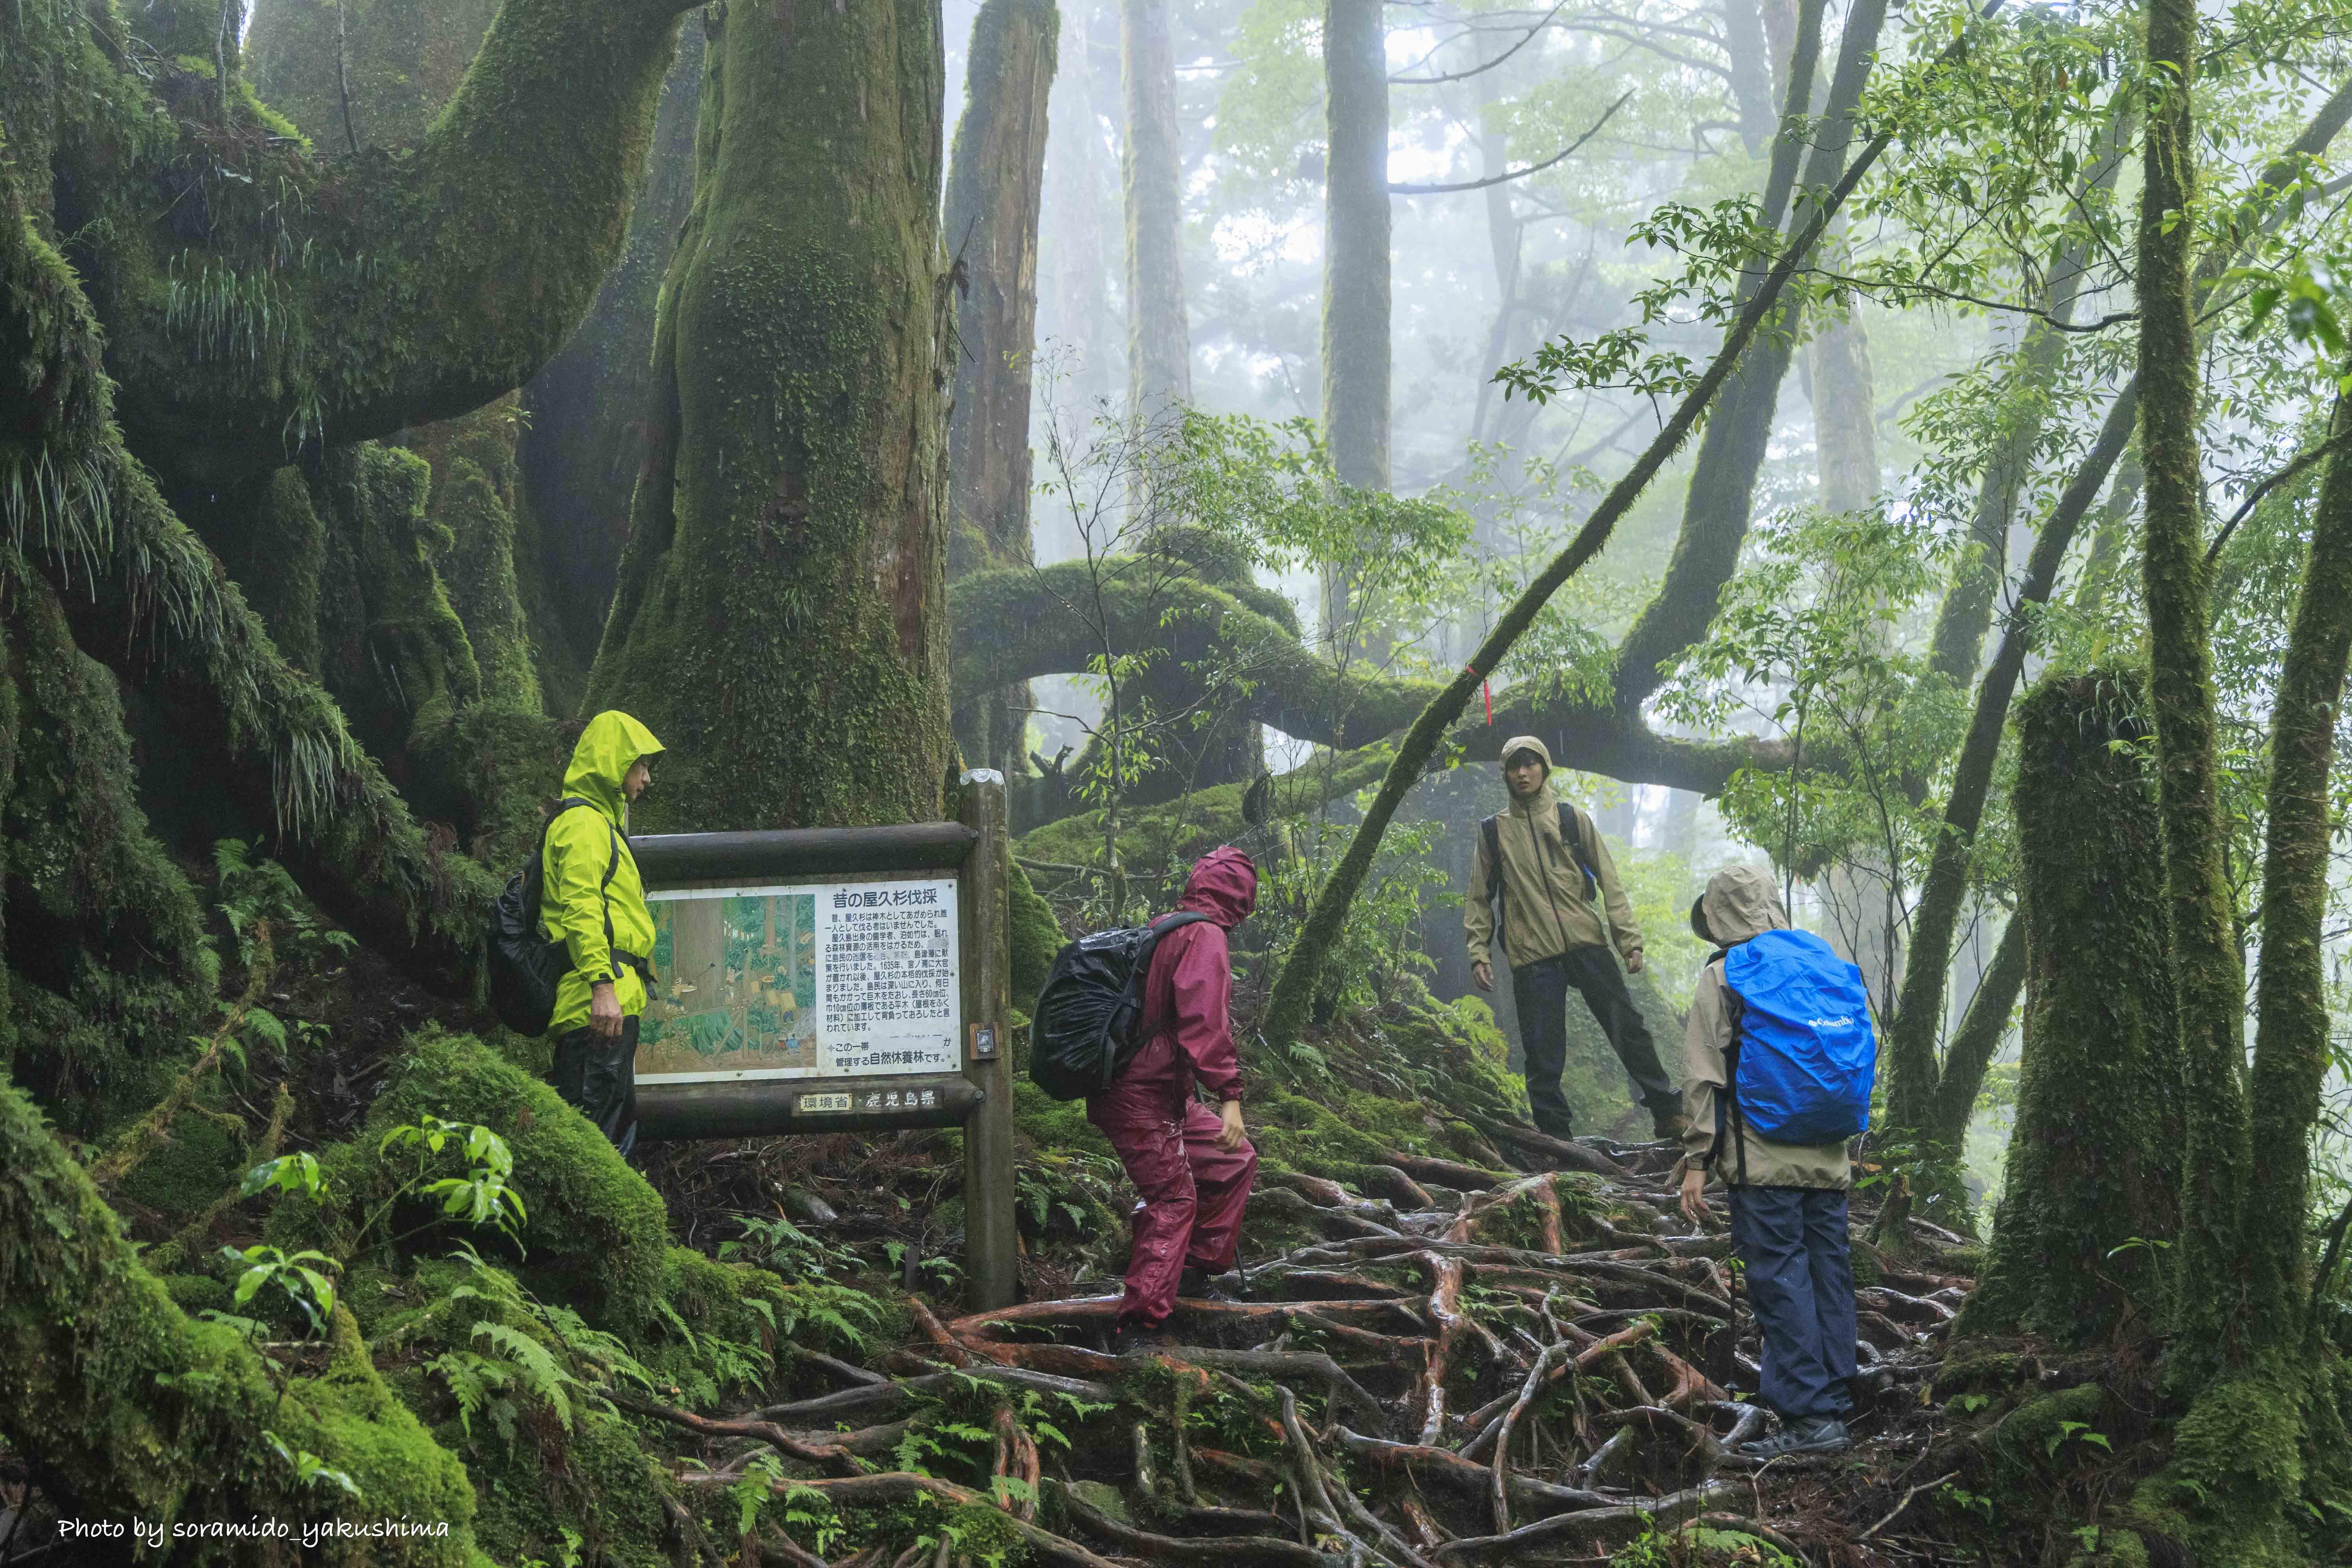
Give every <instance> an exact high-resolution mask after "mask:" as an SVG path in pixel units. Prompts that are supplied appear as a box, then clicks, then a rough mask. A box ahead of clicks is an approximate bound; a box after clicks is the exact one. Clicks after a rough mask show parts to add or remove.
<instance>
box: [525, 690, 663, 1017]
mask: <svg viewBox="0 0 2352 1568" xmlns="http://www.w3.org/2000/svg"><path fill="white" fill-rule="evenodd" d="M663 750H664V748H663V746H662V743H661V742H659V741H657V740H656V739H654V732H653V731H651V730H648V729H646V727H645V726H644V725H643V724H640V723H638V722H637V721H635V719H632V718H630V717H629V716H628V715H627V714H626V713H622V712H619V711H616V710H606V711H604V712H602V713H599V714H597V715H596V717H594V718H593V719H591V720H589V721H588V728H587V729H586V730H584V731H582V732H581V736H580V743H579V744H578V745H576V746H574V747H572V765H571V766H570V767H569V768H567V769H565V770H564V773H563V795H564V798H565V799H567V800H584V801H586V802H587V803H588V804H587V805H585V806H572V807H571V808H570V809H568V810H564V811H561V812H559V813H557V815H556V817H555V819H554V821H552V822H551V823H550V824H549V825H548V828H547V843H546V846H545V847H544V848H542V849H541V852H540V853H541V860H540V869H541V875H542V876H543V877H544V878H545V879H546V880H545V891H544V892H542V893H541V896H540V906H539V909H540V923H541V926H543V927H544V928H545V929H546V931H547V936H548V940H549V941H551V942H562V944H563V947H564V951H565V952H568V953H569V954H570V955H571V958H572V970H571V973H568V974H566V975H564V977H563V981H562V984H561V985H559V986H558V987H557V988H556V993H555V1016H554V1017H553V1018H552V1019H551V1021H550V1022H549V1024H548V1031H547V1032H548V1033H549V1034H550V1035H551V1036H553V1037H559V1038H560V1037H562V1036H564V1035H568V1034H570V1033H571V1032H572V1030H574V1029H578V1028H583V1027H584V1026H586V1025H587V1022H588V1004H589V988H590V987H591V986H592V985H593V984H594V983H595V982H597V981H599V980H609V981H611V982H612V983H613V995H614V1000H615V1001H617V1002H619V1003H620V1005H621V1011H622V1013H623V1014H625V1015H626V1016H632V1017H634V1016H636V1015H638V1014H641V1013H643V1012H644V1011H645V1010H646V994H647V993H646V976H645V975H644V974H643V973H639V971H638V969H637V968H636V967H634V966H632V965H631V964H630V963H628V962H627V960H626V959H625V958H621V957H616V956H614V955H615V954H616V953H623V954H635V956H636V958H637V959H638V961H639V963H641V964H647V965H648V966H649V959H648V955H649V954H651V953H652V952H653V947H654V918H653V911H652V910H649V909H648V908H646V888H645V883H644V882H643V881H642V880H641V879H639V878H638V876H637V861H636V857H635V856H634V855H632V854H630V853H629V840H628V831H629V800H628V795H626V794H625V792H624V791H623V789H622V787H621V781H622V780H623V779H625V778H626V777H627V776H628V773H629V769H630V768H632V767H633V766H635V764H636V761H637V759H638V758H640V757H656V756H659V755H660V754H661V753H662V751H663ZM607 869H609V870H610V871H611V873H612V875H611V878H610V879H609V880H608V879H607V878H606V876H605V872H606V871H607ZM607 921H610V922H611V923H610V925H609V926H608V925H607V923H606V922H607ZM608 930H609V931H610V932H611V935H610V937H609V938H608V937H607V936H606V932H607V931H608Z"/></svg>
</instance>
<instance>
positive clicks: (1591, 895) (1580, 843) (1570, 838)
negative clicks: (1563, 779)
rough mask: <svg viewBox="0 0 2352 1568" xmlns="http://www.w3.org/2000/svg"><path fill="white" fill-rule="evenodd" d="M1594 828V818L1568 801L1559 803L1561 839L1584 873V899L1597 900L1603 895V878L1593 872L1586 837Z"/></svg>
mask: <svg viewBox="0 0 2352 1568" xmlns="http://www.w3.org/2000/svg"><path fill="white" fill-rule="evenodd" d="M1591 830H1592V819H1591V817H1589V816H1585V815H1584V813H1582V812H1581V811H1579V810H1578V809H1577V808H1576V807H1575V806H1572V805H1570V804H1569V803H1568V802H1566V801H1561V802H1560V803H1559V840H1560V842H1561V843H1563V844H1565V845H1567V846H1568V852H1569V855H1570V857H1571V858H1573V859H1574V860H1575V861H1576V868H1577V869H1578V870H1580V871H1581V872H1583V873H1584V901H1585V902H1586V903H1594V902H1597V901H1598V900H1599V899H1600V895H1601V879H1600V878H1599V877H1597V876H1595V875H1594V874H1593V870H1592V853H1591V845H1590V841H1589V840H1588V839H1587V838H1586V837H1585V835H1586V834H1587V833H1590V832H1591Z"/></svg>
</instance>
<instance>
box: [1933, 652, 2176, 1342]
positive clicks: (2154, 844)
mask: <svg viewBox="0 0 2352 1568" xmlns="http://www.w3.org/2000/svg"><path fill="white" fill-rule="evenodd" d="M2140 699H2141V693H2140V690H2139V683H2138V681H2137V679H2119V678H2117V677H2115V676H2112V675H2106V674H2094V675H2084V676H2071V677H2059V678H2055V679H2052V680H2050V681H2048V682H2045V683H2044V684H2043V685H2042V688H2041V689H2038V690H2036V691H2035V692H2034V693H2033V694H2032V696H2030V697H2029V698H2027V699H2026V700H2025V701H2024V702H2023V703H2022V704H2021V706H2020V709H2019V711H2018V716H2017V729H2018V758H2017V816H2018V822H2017V828H2018V854H2019V858H2020V860H2021V864H2022V867H2023V900H2022V905H2021V909H2020V910H2019V913H2018V916H2017V920H2018V921H2020V922H2021V923H2022V924H2023V927H2024V930H2025V940H2024V946H2025V952H2026V961H2027V963H2026V973H2027V983H2026V984H2027V991H2026V1006H2025V1052H2024V1057H2023V1060H2022V1063H2021V1068H2020V1075H2019V1079H2018V1104H2017V1125H2016V1128H2015V1130H2014V1131H2012V1132H2011V1135H2010V1145H2009V1150H2010V1152H2009V1169H2008V1173H2007V1180H2006V1184H2005V1185H2004V1187H2003V1189H2002V1193H2001V1197H2000V1211H1999V1213H2000V1217H1999V1220H1998V1222H1997V1224H1996V1226H1995V1227H1994V1231H1993V1236H1994V1242H1993V1248H1992V1253H1991V1258H1990V1267H1989V1268H1988V1270H1987V1272H1986V1276H1985V1278H1984V1279H1983V1281H1982V1282H1981V1284H1980V1285H1979V1289H1978V1290H1977V1292H1976V1293H1975V1294H1974V1295H1973V1296H1971V1297H1970V1298H1969V1305H1968V1308H1967V1312H1966V1317H1965V1318H1964V1320H1963V1325H1964V1328H1965V1330H1966V1331H1969V1332H1973V1333H1999V1332H2009V1331H2026V1332H2032V1333H2037V1334H2042V1335H2046V1336H2048V1337H2049V1338H2051V1339H2052V1340H2053V1341H2056V1342H2060V1343H2063V1344H2070V1345H2088V1344H2096V1343H2100V1342H2105V1341H2106V1340H2107V1339H2109V1338H2110V1337H2112V1336H2115V1335H2117V1334H2121V1333H2127V1332H2131V1331H2138V1332H2140V1333H2143V1334H2144V1333H2147V1332H2148V1331H2152V1330H2155V1329H2157V1328H2158V1327H2159V1326H2160V1323H2161V1320H2162V1309H2163V1298H2164V1289H2163V1282H2164V1271H2163V1254H2162V1252H2161V1251H2160V1250H2159V1249H2158V1248H2156V1247H2149V1246H2145V1245H2141V1246H2127V1245H2126V1244H2128V1243H2132V1242H2134V1241H2135V1239H2137V1240H2138V1241H2140V1242H2143V1243H2145V1242H2152V1241H2161V1240H2163V1239H2164V1238H2166V1237H2170V1236H2171V1235H2172V1234H2173V1232H2174V1229H2175V1226H2177V1225H2178V1223H2179V1187H2178V1182H2179V1142H2178V1140H2179V1106H2180V1051H2179V1027H2178V1024H2177V1021H2176V1018H2175V1016H2174V1008H2173V995H2172V991H2171V986H2170V984H2169V981H2170V970H2169V967H2168V947H2167V942H2166V932H2165V927H2164V896H2163V894H2164V856H2163V846H2162V843H2161V835H2160V834H2159V832H2158V824H2157V812H2156V800H2155V796H2154V793H2153V791H2152V790H2151V788H2150V787H2149V784H2150V781H2149V779H2148V777H2147V767H2146V764H2145V763H2143V761H2142V756H2143V748H2144V746H2145V744H2146V741H2147V720H2146V718H2145V716H2144V715H2143V713H2142V712H2141V701H2140Z"/></svg>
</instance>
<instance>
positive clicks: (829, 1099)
mask: <svg viewBox="0 0 2352 1568" xmlns="http://www.w3.org/2000/svg"><path fill="white" fill-rule="evenodd" d="M849 1103H850V1097H849V1096H848V1095H845V1094H804V1095H802V1096H801V1098H800V1108H801V1110H848V1109H849Z"/></svg>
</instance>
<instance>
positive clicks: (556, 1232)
mask: <svg viewBox="0 0 2352 1568" xmlns="http://www.w3.org/2000/svg"><path fill="white" fill-rule="evenodd" d="M425 1116H438V1117H441V1118H442V1119H444V1120H446V1121H457V1122H478V1123H480V1124H482V1125H484V1126H487V1127H489V1128H490V1129H492V1130H493V1131H496V1132H497V1133H498V1134H499V1136H500V1137H502V1138H504V1139H505V1140H506V1141H507V1144H508V1147H509V1149H511V1150H512V1151H513V1153H514V1161H515V1170H514V1177H513V1182H514V1185H515V1187H516V1189H517V1190H518V1191H519V1192H520V1193H521V1194H522V1195H523V1198H524V1201H525V1203H526V1205H528V1207H529V1220H528V1223H527V1225H526V1226H524V1229H523V1234H522V1241H523V1246H524V1247H525V1249H526V1254H525V1258H524V1259H523V1260H522V1262H521V1265H520V1272H521V1273H522V1274H523V1275H524V1276H525V1277H526V1278H527V1279H529V1280H530V1283H531V1285H532V1288H533V1289H537V1290H539V1291H541V1293H543V1294H551V1295H553V1296H555V1297H556V1298H558V1299H560V1300H567V1301H570V1302H572V1303H573V1304H575V1305H576V1306H578V1307H579V1309H580V1310H582V1311H583V1313H585V1314H586V1315H587V1316H588V1317H589V1318H590V1319H591V1321H595V1322H599V1323H601V1324H603V1325H604V1326H605V1327H607V1328H610V1329H612V1330H614V1331H615V1332H620V1333H623V1334H630V1335H635V1334H640V1333H643V1332H644V1331H646V1329H648V1328H649V1327H650V1326H651V1324H652V1323H653V1321H655V1319H656V1317H657V1315H658V1311H659V1306H660V1303H661V1302H662V1301H663V1300H664V1299H665V1297H666V1294H667V1288H668V1286H669V1284H670V1282H671V1279H672V1264H671V1261H670V1256H669V1252H670V1247H669V1225H668V1218H667V1214H666V1212H665V1211H664V1209H663V1206H662V1201H661V1197H660V1195H659V1194H656V1192H655V1191H654V1190H653V1188H652V1187H651V1186H649V1185H647V1184H646V1179H645V1178H644V1177H643V1176H641V1175H639V1174H638V1173H636V1172H635V1171H634V1170H631V1169H630V1168H629V1165H628V1163H627V1162H626V1161H625V1160H623V1159H622V1158H621V1156H620V1154H619V1152H617V1151H615V1150H614V1147H613V1146H612V1144H611V1143H610V1142H607V1141H606V1140H605V1138H604V1134H603V1133H602V1132H600V1131H597V1130H596V1128H595V1126H594V1125H593V1123H592V1122H590V1121H588V1120H587V1119H586V1118H584V1117H583V1116H582V1115H581V1114H580V1113H579V1112H578V1111H576V1110H572V1108H571V1107H570V1106H568V1105H566V1104H564V1103H563V1101H562V1100H561V1099H559V1098H558V1097H557V1095H556V1093H555V1091H554V1090H553V1089H550V1088H549V1087H548V1086H547V1085H546V1084H544V1083H541V1082H540V1081H539V1080H538V1079H535V1078H532V1077H531V1076H530V1074H528V1073H526V1072H525V1071H523V1070H522V1069H521V1068H519V1067H517V1066H515V1065H514V1064H513V1063H511V1062H509V1061H508V1060H506V1059H505V1058H502V1057H500V1056H499V1054H498V1053H496V1052H495V1051H493V1050H491V1049H490V1048H489V1047H487V1046H485V1045H483V1044H482V1043H481V1042H480V1041H479V1040H477V1039H475V1038H474V1037H472V1036H470V1035H452V1034H447V1033H445V1032H443V1031H441V1030H438V1029H428V1030H425V1031H424V1032H422V1033H420V1034H417V1035H415V1036H413V1037H410V1039H409V1042H408V1047H407V1049H406V1050H405V1051H404V1052H403V1053H402V1055H401V1056H400V1058H398V1060H397V1061H396V1062H395V1063H394V1066H393V1068H392V1069H391V1071H390V1072H389V1073H388V1074H387V1077H386V1082H385V1086H384V1089H383V1093H382V1094H380V1095H379V1096H378V1097H377V1099H376V1101H375V1104H374V1106H373V1108H372V1109H371V1110H370V1111H369V1113H368V1119H367V1121H366V1124H365V1125H364V1126H362V1128H361V1130H360V1131H359V1134H358V1135H357V1136H356V1137H354V1138H352V1139H351V1140H350V1141H349V1142H343V1143H339V1144H337V1145H335V1146H334V1147H333V1148H332V1149H331V1150H329V1151H328V1152H327V1153H326V1155H325V1157H324V1159H323V1160H322V1162H321V1163H322V1165H323V1166H324V1169H325V1173H326V1177H327V1181H328V1184H329V1188H330V1191H331V1194H332V1204H331V1207H330V1208H328V1209H326V1210H321V1209H320V1208H319V1207H317V1206H316V1205H312V1204H311V1203H310V1201H309V1200H308V1199H306V1198H305V1197H303V1196H302V1195H300V1194H289V1195H288V1196H287V1197H286V1198H285V1199H284V1200H283V1201H281V1202H280V1203H279V1205H278V1207H277V1209H276V1210H275V1211H274V1213H273V1214H272V1215H271V1217H270V1221H269V1225H268V1236H269V1238H270V1239H271V1240H272V1241H274V1242H277V1243H278V1244H279V1245H281V1246H285V1247H289V1248H290V1247H295V1246H305V1247H324V1248H325V1249H327V1250H329V1251H331V1252H336V1253H339V1254H340V1253H344V1252H348V1251H350V1250H352V1247H353V1246H354V1244H363V1245H364V1247H367V1248H369V1249H374V1250H380V1249H381V1248H382V1247H383V1245H384V1242H383V1236H384V1234H385V1233H384V1232H383V1229H382V1228H381V1226H379V1227H378V1229H377V1231H376V1232H375V1233H373V1234H372V1235H370V1236H369V1237H364V1238H362V1237H359V1236H358V1235H357V1234H356V1227H357V1226H359V1224H360V1223H361V1222H362V1219H363V1217H364V1216H366V1215H370V1214H372V1213H373V1212H374V1211H376V1210H377V1209H379V1208H380V1207H382V1206H383V1205H386V1204H387V1203H390V1202H392V1201H393V1200H394V1194H396V1193H397V1191H398V1189H399V1188H400V1187H401V1186H402V1184H404V1183H405V1182H407V1181H409V1180H410V1179H411V1178H412V1177H413V1176H415V1174H416V1173H417V1169H418V1159H419V1156H418V1155H417V1154H416V1152H415V1151H414V1149H413V1148H401V1149H395V1150H394V1151H392V1152H385V1151H384V1150H383V1146H382V1145H383V1139H384V1136H385V1134H387V1133H389V1132H390V1131H392V1130H393V1129H394V1128H395V1127H399V1126H402V1125H404V1124H405V1123H411V1122H415V1121H417V1120H419V1119H420V1118H422V1117H425ZM442 1159H443V1161H444V1162H445V1163H447V1165H448V1167H449V1168H448V1169H447V1170H439V1169H438V1168H437V1167H436V1174H444V1175H446V1174H452V1173H455V1172H456V1171H457V1160H456V1157H455V1155H454V1153H446V1154H445V1155H443V1156H442ZM398 1206H399V1205H395V1208H397V1207H398ZM417 1206H418V1207H419V1208H420V1209H421V1208H422V1207H423V1205H417ZM422 1217H423V1218H424V1219H426V1220H429V1219H430V1218H431V1215H430V1211H425V1214H424V1215H422ZM406 1223H408V1224H410V1225H415V1224H417V1223H418V1221H417V1219H415V1218H411V1219H409V1220H408V1221H407V1222H406ZM460 1239H466V1240H470V1241H473V1242H475V1243H476V1244H477V1245H478V1246H480V1247H482V1248H483V1250H484V1251H485V1252H486V1253H489V1252H492V1251H494V1250H495V1243H496V1240H497V1238H496V1237H495V1236H493V1235H489V1234H484V1233H481V1232H478V1231H476V1230H474V1229H472V1228H471V1227H467V1226H457V1225H447V1226H444V1225H439V1224H433V1225H430V1226H428V1227H427V1228H426V1229H425V1230H424V1231H422V1232H420V1233H419V1236H418V1237H412V1238H410V1240H409V1242H408V1243H406V1245H409V1246H412V1247H416V1248H418V1249H420V1250H422V1249H445V1248H446V1247H447V1246H450V1245H454V1244H455V1243H456V1242H457V1240H460Z"/></svg>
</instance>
